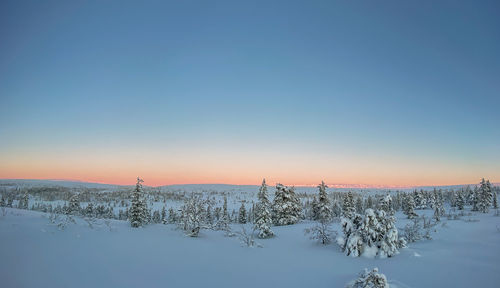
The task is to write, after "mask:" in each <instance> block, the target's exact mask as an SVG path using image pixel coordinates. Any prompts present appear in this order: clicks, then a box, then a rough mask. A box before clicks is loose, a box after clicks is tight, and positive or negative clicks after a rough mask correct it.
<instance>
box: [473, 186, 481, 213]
mask: <svg viewBox="0 0 500 288" xmlns="http://www.w3.org/2000/svg"><path fill="white" fill-rule="evenodd" d="M479 194H480V192H479V188H478V187H474V191H473V193H472V195H471V202H472V209H471V210H472V211H479V198H480V195H479Z"/></svg>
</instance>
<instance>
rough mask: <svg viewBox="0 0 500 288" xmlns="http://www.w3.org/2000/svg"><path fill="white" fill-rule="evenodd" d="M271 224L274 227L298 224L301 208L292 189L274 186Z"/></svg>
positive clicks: (278, 185)
mask: <svg viewBox="0 0 500 288" xmlns="http://www.w3.org/2000/svg"><path fill="white" fill-rule="evenodd" d="M272 209H273V222H274V224H275V225H278V226H281V225H291V224H295V223H297V222H299V220H300V214H301V212H302V207H301V203H300V200H299V198H298V197H297V196H296V195H295V191H294V189H293V187H291V188H289V187H286V186H283V185H282V184H280V183H278V184H276V193H275V196H274V201H273V206H272Z"/></svg>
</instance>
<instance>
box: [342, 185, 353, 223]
mask: <svg viewBox="0 0 500 288" xmlns="http://www.w3.org/2000/svg"><path fill="white" fill-rule="evenodd" d="M355 211H356V210H355V208H354V197H353V195H352V192H351V191H349V192H348V193H347V194H346V195H345V196H344V200H343V202H342V217H344V218H348V219H352V218H353V217H354V213H355Z"/></svg>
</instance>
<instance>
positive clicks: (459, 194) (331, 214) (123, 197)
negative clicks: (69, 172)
mask: <svg viewBox="0 0 500 288" xmlns="http://www.w3.org/2000/svg"><path fill="white" fill-rule="evenodd" d="M142 183H143V181H142V180H141V179H139V178H138V179H137V183H136V185H135V188H134V190H133V191H132V193H130V191H128V192H127V191H124V190H123V188H120V189H119V190H118V191H106V192H103V191H102V190H99V189H87V188H75V189H78V190H74V189H73V190H71V189H70V190H68V189H62V188H60V187H59V188H57V187H56V188H47V187H31V188H18V187H16V188H15V189H13V190H11V191H6V190H5V189H4V190H3V191H0V192H1V193H2V197H1V199H0V206H6V207H17V208H21V209H33V210H39V211H43V212H50V213H57V214H67V215H78V216H84V217H92V218H110V219H119V220H128V221H130V224H131V226H132V227H141V226H144V225H147V224H148V223H163V224H177V225H178V226H179V227H180V228H182V229H183V230H185V231H186V233H187V234H188V235H191V236H197V235H198V233H199V231H200V230H201V229H205V228H207V229H216V230H223V231H228V232H229V231H230V229H229V227H230V224H231V223H240V224H245V223H252V224H253V228H254V230H255V231H257V232H258V236H259V237H260V238H269V237H272V236H274V232H273V231H272V226H273V225H275V226H281V225H292V224H295V223H297V222H299V221H300V220H302V219H309V220H314V221H316V223H317V224H316V225H315V226H314V227H312V228H310V229H307V230H308V231H306V232H308V233H310V234H311V235H312V236H311V238H314V239H317V240H318V241H320V242H321V243H323V244H327V243H330V242H331V240H332V233H331V231H330V229H329V225H330V224H331V222H332V220H333V219H334V218H343V219H344V220H345V221H343V223H344V224H345V228H344V231H343V232H344V238H343V239H344V240H343V241H344V243H343V244H342V246H343V247H344V249H345V251H346V252H347V251H351V250H352V251H354V250H353V249H351V248H350V246H349V245H347V242H345V241H347V240H349V241H351V242H352V243H354V242H356V241H354V239H356V237H358V238H360V239H362V240H363V244H359V243H358V244H359V245H354V246H357V247H362V246H366V247H370V249H371V248H372V247H374V246H377V247H379V246H380V247H382V246H384V247H385V246H388V247H392V246H391V245H392V244H393V243H392V242H394V241H396V242H397V241H399V239H396V238H394V233H393V232H391V231H392V230H391V229H393V228H394V227H393V226H394V223H393V219H394V217H393V215H394V213H395V211H403V212H404V213H405V214H406V215H407V217H408V218H410V219H417V220H418V221H422V220H421V219H420V217H418V214H417V213H416V212H417V211H418V210H420V209H434V217H433V218H434V220H435V221H439V220H440V217H442V216H443V215H445V209H444V204H445V203H449V206H451V207H452V208H456V209H458V210H463V209H465V207H466V206H470V207H471V210H472V211H478V212H483V213H487V212H488V211H489V209H491V208H493V209H498V202H497V191H498V187H492V185H491V184H490V182H489V181H488V180H485V179H482V180H481V182H480V183H479V185H477V186H476V187H474V188H473V189H472V188H471V187H465V188H463V189H460V190H441V189H439V190H436V189H434V190H433V191H424V190H415V191H413V192H411V193H404V192H401V191H396V192H395V193H392V195H389V194H386V195H368V196H365V195H360V194H357V193H353V192H347V193H343V192H333V193H327V192H326V189H327V186H326V185H325V183H324V182H322V183H321V184H319V185H318V194H317V195H314V196H312V195H309V194H297V193H296V192H295V189H294V187H287V186H284V185H282V184H280V183H278V184H276V189H275V193H274V199H273V200H272V201H271V200H270V199H269V198H268V186H267V184H266V182H265V180H263V182H262V185H261V187H260V189H259V192H258V194H257V201H256V203H255V204H254V203H252V204H251V206H250V207H249V209H247V207H248V205H249V204H247V206H245V200H242V203H241V206H240V207H239V209H236V210H232V212H231V213H230V212H229V211H228V207H227V196H226V195H224V194H222V195H223V196H224V203H223V205H222V207H216V201H215V197H212V198H209V197H207V198H203V197H202V194H203V193H198V194H187V193H186V192H185V191H182V190H178V191H174V192H173V191H162V190H161V189H159V188H148V187H147V188H146V190H145V188H144V187H143V186H142ZM51 189H52V190H51ZM214 193H221V192H217V191H208V193H207V194H209V195H211V196H213V195H214ZM54 195H56V196H57V197H64V198H63V199H65V202H62V203H61V202H59V203H56V204H57V205H56V206H53V205H52V204H50V203H46V202H43V201H44V200H48V199H50V200H54V199H57V198H54ZM30 196H31V197H33V198H35V197H36V198H37V199H38V200H42V201H39V202H33V201H32V205H31V207H30V205H29V204H30V201H29V200H30ZM167 199H176V200H181V199H182V200H183V201H184V204H183V205H182V206H181V207H179V208H176V209H174V207H170V208H169V209H168V210H167V209H166V206H165V205H163V207H162V209H161V210H153V208H152V207H153V203H154V202H161V201H163V203H166V200H167ZM311 200H312V201H311ZM81 202H86V203H87V204H86V205H85V204H84V207H82V205H81ZM61 205H62V206H61ZM117 206H119V207H121V208H116V207H117ZM150 207H151V208H150ZM115 208H116V209H115ZM115 210H118V213H116V214H115ZM419 219H420V220H419ZM418 221H416V222H418ZM428 221H429V220H428ZM365 222H366V223H365ZM424 222H425V221H424ZM347 223H348V224H347ZM363 223H365V224H363ZM375 224H377V225H382V226H385V230H383V229H381V228H380V227H374V226H373V225H375ZM418 225H420V224H419V223H416V224H415V222H414V225H413V228H415V227H416V226H418ZM410 228H411V227H408V229H405V230H407V231H410V230H411V229H410ZM365 230H366V231H368V232H366V231H365ZM372 231H378V232H377V233H378V234H377V235H375V236H373V235H374V234H373V235H371V236H370V237H368V236H367V235H368V234H370V233H372ZM396 232H397V231H396ZM389 234H390V235H392V236H391V237H392V238H391V239H392V240H391V241H392V242H391V243H392V244H390V245H389V244H387V245H386V244H384V243H383V241H386V240H382V239H386V238H387V237H388V236H387V235H389ZM408 234H411V232H408ZM420 237H425V235H424V236H420ZM416 238H418V236H417V237H416ZM358 242H359V241H358ZM396 242H394V243H396ZM398 245H399V246H400V244H397V245H396V246H398ZM351 246H353V245H351ZM354 246H353V247H354ZM365 250H366V249H365ZM389 250H391V249H389ZM357 251H358V252H361V250H360V249H357ZM358 252H354V254H357V253H358ZM348 253H349V254H352V253H353V252H348ZM379 254H381V255H382V254H387V255H392V254H393V253H392V252H391V251H389V252H385V251H384V252H380V253H379Z"/></svg>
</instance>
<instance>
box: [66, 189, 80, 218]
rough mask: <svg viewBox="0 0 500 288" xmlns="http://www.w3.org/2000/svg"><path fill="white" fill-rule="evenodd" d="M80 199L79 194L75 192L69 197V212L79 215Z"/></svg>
mask: <svg viewBox="0 0 500 288" xmlns="http://www.w3.org/2000/svg"><path fill="white" fill-rule="evenodd" d="M80 209H81V208H80V201H79V200H78V195H77V194H75V195H73V196H71V198H70V199H69V205H68V214H71V215H79V214H80Z"/></svg>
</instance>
